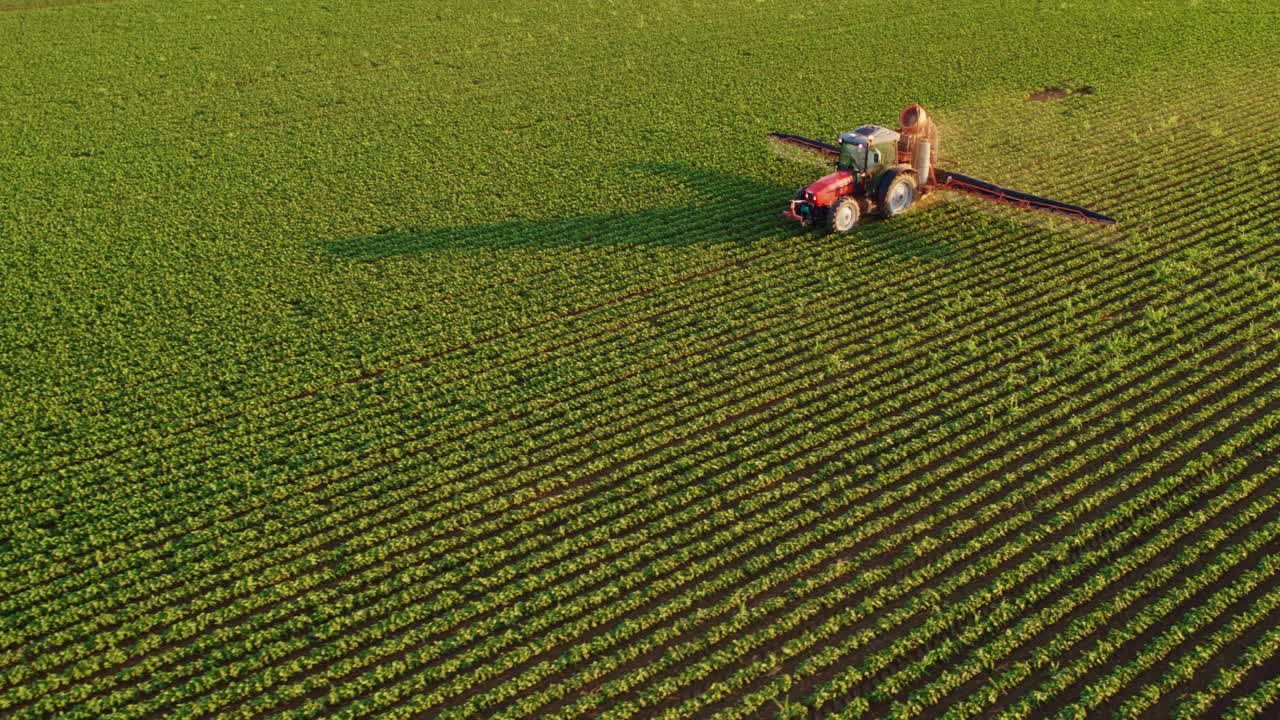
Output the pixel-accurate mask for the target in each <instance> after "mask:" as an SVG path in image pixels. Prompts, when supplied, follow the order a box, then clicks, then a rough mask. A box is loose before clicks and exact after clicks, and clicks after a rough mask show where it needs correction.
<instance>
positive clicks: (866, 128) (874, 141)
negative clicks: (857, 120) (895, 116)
mask: <svg viewBox="0 0 1280 720" xmlns="http://www.w3.org/2000/svg"><path fill="white" fill-rule="evenodd" d="M840 142H842V143H854V144H855V145H879V144H880V143H882V142H895V143H896V142H898V133H896V132H894V131H893V130H890V129H888V128H882V127H880V126H879V125H863V126H862V127H860V128H858V129H857V130H850V131H849V132H847V133H845V134H843V135H841V136H840Z"/></svg>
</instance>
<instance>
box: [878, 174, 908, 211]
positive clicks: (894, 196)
mask: <svg viewBox="0 0 1280 720" xmlns="http://www.w3.org/2000/svg"><path fill="white" fill-rule="evenodd" d="M917 191H918V190H917V186H916V176H915V175H914V174H913V173H912V172H911V171H910V170H907V169H906V168H899V169H897V170H890V171H889V173H888V174H887V175H886V177H885V179H884V182H883V183H881V185H880V197H879V198H877V201H878V202H879V203H880V214H881V215H884V216H885V217H887V218H891V217H893V216H895V215H901V214H902V213H904V212H906V211H907V210H909V209H911V206H912V204H914V203H915V201H916V194H917Z"/></svg>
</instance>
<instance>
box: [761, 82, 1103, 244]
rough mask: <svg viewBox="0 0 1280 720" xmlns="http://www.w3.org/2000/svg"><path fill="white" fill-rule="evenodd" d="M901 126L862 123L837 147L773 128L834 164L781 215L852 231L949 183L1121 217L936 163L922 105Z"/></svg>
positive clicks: (1091, 215) (1046, 208)
mask: <svg viewBox="0 0 1280 720" xmlns="http://www.w3.org/2000/svg"><path fill="white" fill-rule="evenodd" d="M898 126H899V127H898V129H897V130H896V131H895V130H889V129H888V128H882V127H880V126H878V125H863V126H862V127H860V128H858V129H856V130H850V131H849V132H847V133H845V134H843V135H841V136H840V146H839V147H836V146H834V145H828V144H827V143H824V142H819V141H817V140H809V139H808V138H802V137H799V136H796V135H787V134H784V133H770V135H769V137H770V138H772V139H773V140H774V141H776V142H780V143H783V144H786V145H791V146H794V147H799V148H803V149H805V150H809V151H812V152H815V153H817V154H819V155H821V156H823V157H825V158H826V159H828V160H830V161H831V162H832V163H834V164H835V166H836V171H835V172H833V173H831V174H830V175H827V176H825V177H823V178H820V179H819V180H817V181H816V182H814V183H813V184H811V185H809V186H808V187H805V188H801V189H800V191H799V192H797V193H796V196H795V199H794V200H792V201H791V205H790V207H789V208H788V209H787V211H786V212H784V213H783V217H786V218H789V219H791V220H796V221H798V222H800V223H801V224H803V225H812V224H821V225H822V226H823V227H825V228H826V229H827V230H828V231H830V232H847V231H849V230H851V229H853V227H854V226H855V225H857V224H858V221H859V220H860V219H861V218H862V217H863V216H864V215H867V214H869V213H873V212H874V213H878V214H880V215H881V216H883V217H886V218H889V217H893V216H894V215H899V214H901V213H904V212H906V211H907V210H908V209H910V208H911V206H912V205H913V204H915V201H916V199H918V198H919V197H921V196H923V195H924V194H926V193H929V192H932V191H934V190H951V191H954V192H960V193H964V194H966V195H973V196H975V197H980V198H982V199H984V200H991V201H993V202H1000V203H1004V204H1006V205H1012V206H1014V207H1018V208H1022V209H1025V210H1038V211H1040V212H1047V213H1052V214H1055V215H1062V216H1064V217H1070V218H1075V219H1077V220H1084V221H1086V222H1095V223H1102V224H1106V225H1110V224H1113V223H1114V222H1115V221H1114V220H1112V219H1111V218H1109V217H1107V216H1105V215H1100V214H1098V213H1096V212H1093V211H1091V210H1086V209H1085V208H1082V207H1078V206H1076V205H1068V204H1066V203H1061V202H1057V201H1056V200H1046V199H1045V198H1041V197H1036V196H1035V195H1028V194H1026V193H1021V192H1018V191H1016V190H1009V189H1006V188H1002V187H998V186H996V185H992V184H991V183H986V182H983V181H981V180H975V179H974V178H971V177H966V176H964V175H961V174H959V173H954V172H950V171H948V170H943V169H942V168H939V167H937V166H936V165H935V164H934V158H935V157H936V156H937V149H938V135H937V130H936V129H935V127H934V125H933V121H932V120H930V119H929V115H928V114H927V113H926V112H925V111H924V108H922V107H920V106H919V105H909V106H908V107H907V108H906V109H905V110H903V111H902V115H901V116H900V117H899V118H898Z"/></svg>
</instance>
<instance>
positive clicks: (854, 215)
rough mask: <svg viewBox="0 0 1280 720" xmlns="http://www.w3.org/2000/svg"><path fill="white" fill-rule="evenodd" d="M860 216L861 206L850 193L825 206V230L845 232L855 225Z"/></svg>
mask: <svg viewBox="0 0 1280 720" xmlns="http://www.w3.org/2000/svg"><path fill="white" fill-rule="evenodd" d="M861 218H862V206H861V205H859V204H858V200H857V199H856V198H854V197H853V196H851V195H845V196H844V197H842V198H840V199H839V200H836V201H835V202H834V203H832V204H831V207H829V208H827V232H829V233H846V232H849V231H850V230H852V229H853V228H854V227H856V226H857V224H858V220H860V219H861Z"/></svg>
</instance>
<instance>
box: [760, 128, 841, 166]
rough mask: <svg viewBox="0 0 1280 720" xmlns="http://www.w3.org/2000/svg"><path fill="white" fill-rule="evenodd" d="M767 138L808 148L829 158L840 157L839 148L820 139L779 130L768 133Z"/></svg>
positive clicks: (835, 158) (804, 148)
mask: <svg viewBox="0 0 1280 720" xmlns="http://www.w3.org/2000/svg"><path fill="white" fill-rule="evenodd" d="M769 139H770V140H772V141H774V142H777V143H781V144H783V145H790V146H792V147H798V148H801V149H803V150H808V151H809V152H812V153H816V154H818V155H821V156H823V157H827V158H830V159H831V160H837V159H839V158H840V148H838V147H836V146H835V145H828V144H827V143H824V142H822V141H821V140H810V139H809V138H806V137H800V136H799V135H788V134H787V133H779V132H771V133H769Z"/></svg>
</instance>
